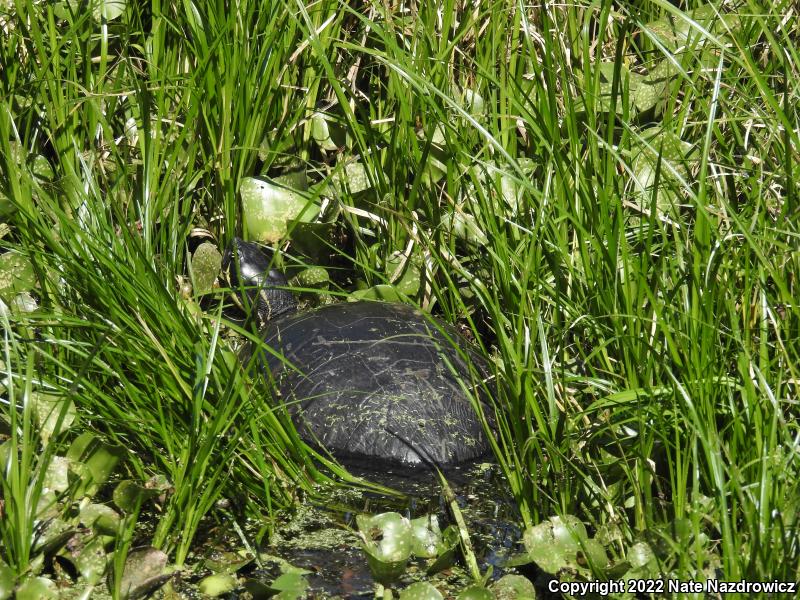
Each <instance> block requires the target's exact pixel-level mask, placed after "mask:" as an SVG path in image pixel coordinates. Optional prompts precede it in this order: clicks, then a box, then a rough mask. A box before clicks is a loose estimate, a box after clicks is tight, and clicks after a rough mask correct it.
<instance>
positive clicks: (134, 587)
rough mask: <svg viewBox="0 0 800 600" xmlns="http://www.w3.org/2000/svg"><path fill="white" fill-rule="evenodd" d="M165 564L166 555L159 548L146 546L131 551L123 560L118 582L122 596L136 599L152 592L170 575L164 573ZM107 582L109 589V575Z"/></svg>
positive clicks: (129, 599)
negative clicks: (123, 564) (123, 565)
mask: <svg viewBox="0 0 800 600" xmlns="http://www.w3.org/2000/svg"><path fill="white" fill-rule="evenodd" d="M166 566H167V555H166V554H164V553H163V552H162V551H161V550H157V549H155V548H152V547H149V546H147V547H143V548H137V549H135V550H133V551H131V553H130V554H128V558H127V560H126V561H125V567H124V569H123V572H122V581H121V582H120V591H121V593H122V598H124V599H126V600H136V599H137V598H143V597H145V596H147V595H148V594H152V593H153V592H154V591H155V590H157V589H158V588H160V587H161V586H162V585H164V584H165V583H166V582H167V581H168V580H169V579H170V578H171V577H172V575H171V574H169V573H164V569H165V568H166ZM109 575H110V574H109ZM108 584H109V589H111V578H110V576H109V581H108Z"/></svg>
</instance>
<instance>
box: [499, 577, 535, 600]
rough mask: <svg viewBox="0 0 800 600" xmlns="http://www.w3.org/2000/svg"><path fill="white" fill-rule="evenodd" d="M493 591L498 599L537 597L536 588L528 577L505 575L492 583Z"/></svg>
mask: <svg viewBox="0 0 800 600" xmlns="http://www.w3.org/2000/svg"><path fill="white" fill-rule="evenodd" d="M492 593H493V594H494V597H495V598H496V599H497V600H523V599H525V600H532V599H534V598H536V588H534V587H533V584H532V583H531V582H530V580H529V579H528V578H527V577H523V576H522V575H504V576H503V577H501V578H500V579H499V580H497V581H496V582H495V583H494V585H492Z"/></svg>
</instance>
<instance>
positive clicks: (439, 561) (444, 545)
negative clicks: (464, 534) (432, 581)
mask: <svg viewBox="0 0 800 600" xmlns="http://www.w3.org/2000/svg"><path fill="white" fill-rule="evenodd" d="M460 541H461V536H460V535H459V533H458V528H457V527H456V526H455V525H448V526H447V527H446V528H445V530H444V531H443V532H442V539H441V542H440V543H439V546H438V547H437V548H436V560H435V561H434V562H433V564H432V565H431V566H429V567H428V569H427V573H428V575H433V574H434V573H438V572H439V571H444V570H445V569H449V568H450V567H452V566H453V565H454V564H455V562H456V558H457V556H458V545H459V542H460Z"/></svg>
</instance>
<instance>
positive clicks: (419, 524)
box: [411, 515, 442, 558]
mask: <svg viewBox="0 0 800 600" xmlns="http://www.w3.org/2000/svg"><path fill="white" fill-rule="evenodd" d="M411 532H412V535H413V547H412V552H413V553H414V555H415V556H419V557H420V558H434V557H435V556H436V555H437V554H438V550H439V548H440V546H441V543H442V531H441V529H439V519H437V518H436V515H425V516H422V517H419V518H417V519H412V520H411Z"/></svg>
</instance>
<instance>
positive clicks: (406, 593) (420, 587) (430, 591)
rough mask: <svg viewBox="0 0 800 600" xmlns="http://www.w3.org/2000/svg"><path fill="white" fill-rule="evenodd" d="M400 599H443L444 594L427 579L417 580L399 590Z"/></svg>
mask: <svg viewBox="0 0 800 600" xmlns="http://www.w3.org/2000/svg"><path fill="white" fill-rule="evenodd" d="M400 600H444V596H442V594H441V592H440V591H439V590H437V589H436V588H435V587H433V586H432V585H431V584H430V583H428V582H427V581H418V582H417V583H412V584H411V585H410V586H408V587H407V588H406V589H404V590H403V591H402V592H400Z"/></svg>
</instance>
